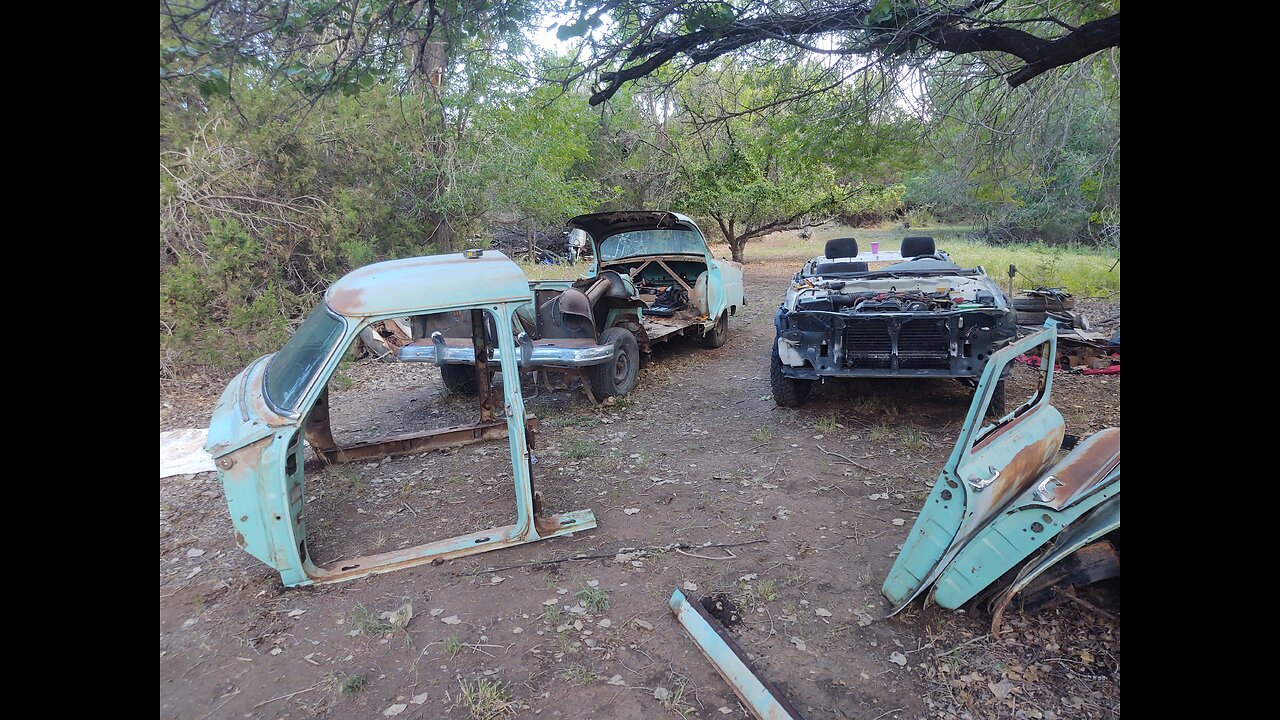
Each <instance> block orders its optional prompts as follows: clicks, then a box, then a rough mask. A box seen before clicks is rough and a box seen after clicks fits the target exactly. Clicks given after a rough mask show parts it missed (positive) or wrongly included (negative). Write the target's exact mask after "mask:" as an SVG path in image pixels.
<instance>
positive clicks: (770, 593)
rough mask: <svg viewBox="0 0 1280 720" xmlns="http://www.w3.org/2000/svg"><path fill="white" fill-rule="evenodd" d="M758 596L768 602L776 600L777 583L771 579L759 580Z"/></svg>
mask: <svg viewBox="0 0 1280 720" xmlns="http://www.w3.org/2000/svg"><path fill="white" fill-rule="evenodd" d="M760 596H761V597H763V598H764V599H765V600H768V601H769V602H777V601H778V584H777V583H776V582H774V581H773V580H772V579H769V580H762V581H761V582H760Z"/></svg>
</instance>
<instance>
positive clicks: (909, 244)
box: [902, 235, 938, 258]
mask: <svg viewBox="0 0 1280 720" xmlns="http://www.w3.org/2000/svg"><path fill="white" fill-rule="evenodd" d="M936 254H938V246H937V245H936V244H934V242H933V238H931V237H929V236H928V235H917V236H915V237H904V238H902V257H904V258H909V257H919V256H921V255H936Z"/></svg>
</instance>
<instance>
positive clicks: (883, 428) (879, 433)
mask: <svg viewBox="0 0 1280 720" xmlns="http://www.w3.org/2000/svg"><path fill="white" fill-rule="evenodd" d="M891 437H893V431H892V430H890V429H889V426H888V425H873V426H871V429H870V430H868V431H867V439H868V440H870V441H871V442H884V441H885V440H888V439H889V438H891Z"/></svg>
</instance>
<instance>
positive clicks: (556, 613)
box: [542, 605, 564, 625]
mask: <svg viewBox="0 0 1280 720" xmlns="http://www.w3.org/2000/svg"><path fill="white" fill-rule="evenodd" d="M562 615H564V611H562V610H561V609H560V606H559V605H551V606H550V607H548V608H547V609H546V610H543V611H542V617H544V618H546V620H547V622H549V623H551V624H552V625H559V624H560V617H561V616H562Z"/></svg>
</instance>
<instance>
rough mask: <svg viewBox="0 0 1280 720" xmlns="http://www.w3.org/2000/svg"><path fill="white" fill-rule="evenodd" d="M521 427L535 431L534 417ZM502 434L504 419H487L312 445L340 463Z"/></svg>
mask: <svg viewBox="0 0 1280 720" xmlns="http://www.w3.org/2000/svg"><path fill="white" fill-rule="evenodd" d="M525 427H526V428H528V429H530V430H531V431H533V432H536V431H537V428H538V418H537V417H535V416H534V415H533V414H532V413H526V414H525ZM506 436H507V424H506V423H505V422H488V423H476V424H474V425H455V426H453V427H447V428H441V429H439V430H430V431H428V432H423V433H409V434H407V435H396V436H395V437H390V438H387V439H385V440H373V441H370V442H364V443H356V444H355V445H348V446H346V447H341V446H338V445H336V444H335V445H334V446H332V447H328V448H320V447H319V446H316V445H314V444H313V445H312V447H313V448H314V449H315V450H316V452H317V453H318V454H319V455H320V456H321V457H322V458H324V460H325V461H327V462H331V463H344V462H354V461H356V460H370V459H373V458H381V457H395V456H397V455H412V454H414V453H420V452H426V451H428V450H443V449H445V448H454V447H461V446H463V445H470V444H471V443H474V442H480V441H482V440H495V439H502V438H505V437H506ZM330 437H332V436H330ZM307 441H308V442H311V436H310V434H308V436H307Z"/></svg>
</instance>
